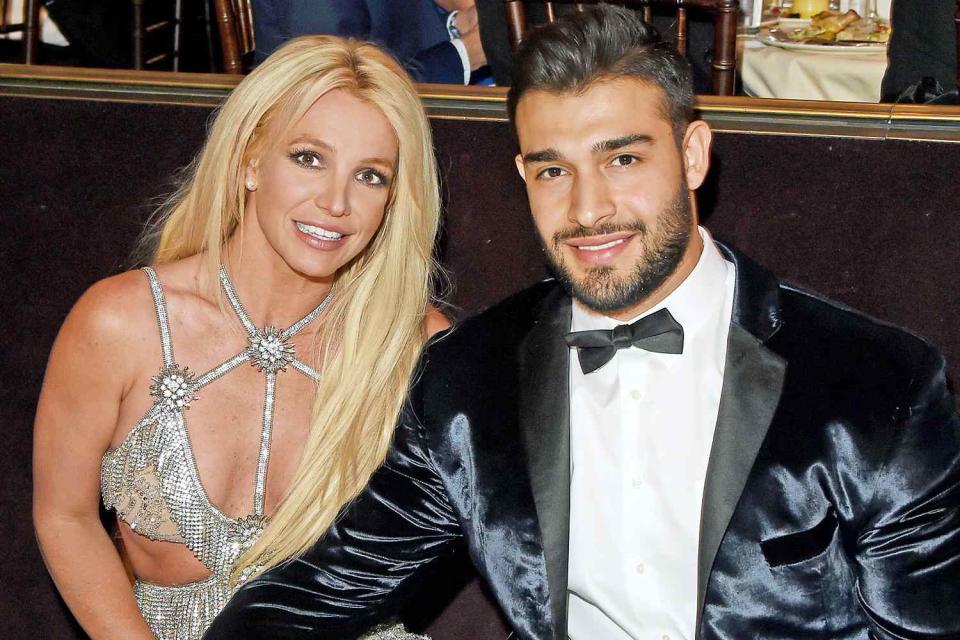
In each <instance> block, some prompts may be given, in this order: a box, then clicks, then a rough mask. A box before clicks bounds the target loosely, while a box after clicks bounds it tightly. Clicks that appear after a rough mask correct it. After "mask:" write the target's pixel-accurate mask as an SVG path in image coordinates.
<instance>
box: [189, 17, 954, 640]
mask: <svg viewBox="0 0 960 640" xmlns="http://www.w3.org/2000/svg"><path fill="white" fill-rule="evenodd" d="M514 68H515V77H514V82H513V86H512V88H511V92H510V97H509V102H508V107H509V112H510V116H511V119H512V121H513V123H514V125H515V127H516V131H517V134H518V137H519V142H520V155H519V156H518V157H517V169H518V170H519V172H520V175H521V176H522V178H523V179H524V181H525V182H526V186H527V193H528V195H529V198H530V208H531V210H532V212H533V219H534V222H535V225H536V227H537V229H538V231H539V235H540V238H541V240H542V241H543V246H544V247H545V249H546V253H547V255H548V256H549V258H550V261H551V263H552V265H553V270H554V272H555V274H556V279H555V280H551V281H547V282H543V283H541V284H538V285H536V286H534V287H533V288H531V289H529V290H526V291H524V292H521V293H520V294H518V295H516V296H514V297H513V298H510V299H508V300H507V301H505V302H503V303H500V304H499V305H497V306H495V307H493V308H491V309H490V310H488V311H486V312H484V313H482V314H480V315H479V316H476V317H474V318H472V319H469V320H467V321H465V322H463V323H462V324H461V325H460V326H459V327H457V328H455V329H453V330H452V331H451V332H450V333H448V334H447V335H446V336H444V337H442V338H441V339H439V340H436V341H435V342H433V344H431V345H430V346H429V347H428V348H427V349H426V351H425V353H424V356H423V362H422V367H421V372H420V375H419V377H418V379H417V382H416V384H415V385H414V388H413V389H412V391H411V394H410V399H409V402H408V404H407V406H406V409H405V410H404V412H403V415H402V416H401V418H400V421H399V425H398V429H397V434H396V439H395V443H394V446H393V448H392V450H391V451H390V453H389V454H388V456H387V460H386V462H385V463H384V465H383V467H382V468H381V469H380V470H379V471H378V472H377V473H376V474H374V476H373V478H372V479H371V482H370V484H369V487H368V488H367V490H366V491H365V492H364V493H362V494H361V496H360V497H359V498H358V500H357V501H356V503H355V504H354V505H353V506H352V507H351V508H350V509H348V510H347V511H346V512H345V513H344V515H343V517H342V519H341V520H340V521H339V522H338V523H337V525H336V526H334V527H333V528H332V529H331V531H330V532H329V534H328V535H326V536H325V537H324V538H323V539H322V540H320V541H319V542H318V543H317V544H316V545H315V546H314V547H312V548H311V549H309V550H308V551H307V552H305V553H304V554H303V555H302V556H301V557H300V558H298V559H296V560H294V561H292V562H290V563H288V564H286V565H284V566H282V567H279V568H275V569H273V570H271V571H269V572H267V573H266V574H265V575H263V576H261V577H260V578H258V579H257V580H254V581H253V582H251V583H250V584H248V585H246V586H244V587H243V588H241V589H240V590H239V591H238V593H237V594H236V596H235V597H234V598H233V600H232V601H231V602H230V603H229V604H228V606H227V607H226V609H225V610H224V612H223V613H222V614H221V616H220V617H219V618H218V620H217V621H216V622H215V623H214V625H213V627H212V629H211V631H210V632H209V633H208V636H207V637H208V638H210V639H213V640H221V639H222V640H226V639H227V638H231V639H232V638H343V637H349V635H350V634H351V633H352V632H354V631H356V630H360V629H363V628H364V627H366V626H369V625H370V624H371V622H373V621H374V620H375V619H376V618H377V617H378V616H380V615H382V614H384V613H386V612H389V611H390V609H391V607H392V606H393V605H394V603H395V601H396V599H397V598H400V597H402V594H403V593H404V592H406V588H405V587H407V586H408V585H409V584H411V583H412V582H413V577H414V576H415V575H416V574H417V573H418V570H419V569H420V568H422V567H423V566H424V565H426V564H428V563H429V562H430V561H431V560H433V559H435V558H437V557H438V556H440V555H442V554H446V553H448V552H449V551H450V550H451V549H452V548H453V547H455V546H456V545H465V546H466V548H467V550H468V551H469V554H470V557H471V559H472V560H473V562H474V564H475V565H476V567H477V569H478V571H479V573H480V574H481V575H482V576H483V577H484V578H485V579H486V581H487V582H488V583H489V585H490V587H491V591H492V593H493V595H494V597H495V598H496V600H497V602H498V603H499V605H500V606H501V607H502V610H503V612H504V614H505V617H506V619H507V620H508V621H509V623H510V625H512V627H513V629H514V632H515V637H516V638H522V639H524V640H535V639H537V640H546V639H557V640H560V639H563V638H572V639H575V640H585V639H589V640H596V639H602V640H610V639H615V640H620V639H627V638H634V639H639V638H664V639H667V638H672V639H676V640H679V639H686V640H692V639H693V638H699V639H702V640H720V639H723V640H744V639H745V638H757V639H762V640H777V639H781V640H803V639H807V638H830V639H831V640H838V639H856V640H868V639H874V640H893V639H904V638H916V639H920V638H924V639H932V638H944V639H945V638H956V637H958V634H960V616H958V615H957V606H958V603H960V420H958V417H957V415H956V413H955V411H954V406H953V402H952V398H951V396H950V394H949V392H948V390H947V384H946V380H945V375H944V362H943V360H942V358H941V357H940V355H939V354H938V352H937V351H936V350H935V349H934V348H933V347H932V346H930V345H929V344H927V343H926V342H925V341H923V340H922V339H920V338H918V337H916V336H914V335H912V334H909V333H907V332H905V331H903V330H900V329H897V328H895V327H891V326H889V325H887V324H883V323H881V322H878V321H876V320H873V319H871V318H868V317H866V316H864V315H861V314H859V313H857V312H855V311H852V310H850V309H847V308H843V307H841V306H839V305H837V304H834V303H832V302H829V301H826V300H824V299H822V298H819V297H817V296H816V295H813V294H811V293H808V292H805V291H802V290H799V289H797V288H795V287H792V286H789V285H786V284H784V283H782V282H779V281H778V280H777V279H776V278H775V277H774V276H773V275H771V274H770V273H769V272H767V271H765V270H764V269H763V268H762V267H760V266H758V265H757V264H755V263H753V262H752V261H751V260H750V259H749V258H747V257H745V256H743V255H742V254H739V253H737V252H736V251H735V250H733V249H731V248H729V247H725V246H723V245H721V244H719V243H717V242H715V241H714V240H713V239H712V238H711V237H710V234H709V233H708V232H707V231H706V230H704V229H702V228H700V227H699V226H698V224H697V209H696V200H695V191H696V189H697V188H698V187H699V186H700V185H701V184H702V183H703V180H704V177H705V176H706V174H707V169H708V165H709V157H710V141H711V133H710V129H709V128H708V126H707V125H706V124H705V123H704V122H701V121H698V120H694V119H693V114H692V106H693V95H692V91H691V88H690V75H689V70H688V68H687V65H686V63H685V62H684V61H683V60H682V59H681V58H680V57H679V56H678V55H677V54H676V53H675V52H673V51H672V50H670V49H669V48H668V47H666V46H664V45H662V44H658V43H657V42H656V39H655V36H654V35H652V33H651V31H650V30H649V29H648V27H647V26H646V25H644V24H643V23H642V22H641V21H639V20H638V19H637V18H636V17H635V16H634V14H633V13H632V12H630V11H627V10H622V9H616V8H612V7H609V6H604V5H601V6H599V7H594V8H590V9H587V10H586V11H584V12H583V13H576V14H573V15H570V16H566V17H564V18H563V19H562V20H560V21H559V22H557V23H554V24H552V25H548V26H545V27H543V28H541V29H540V30H538V31H537V32H535V33H534V34H533V35H532V36H531V37H530V38H529V40H527V42H526V43H525V45H524V46H523V48H522V50H521V51H520V53H519V59H518V61H517V64H516V65H515V67H514ZM815 241H816V238H811V242H815Z"/></svg>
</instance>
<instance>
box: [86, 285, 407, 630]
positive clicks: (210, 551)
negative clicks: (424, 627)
mask: <svg viewBox="0 0 960 640" xmlns="http://www.w3.org/2000/svg"><path fill="white" fill-rule="evenodd" d="M143 271H144V272H145V273H146V275H147V277H148V279H149V281H150V289H151V292H152V294H153V302H154V305H155V307H156V312H157V322H158V324H159V327H160V343H161V347H162V351H163V367H162V368H161V369H160V371H159V373H157V375H156V376H154V377H153V381H152V382H153V384H151V386H150V394H151V395H152V396H153V398H154V403H153V406H152V407H151V409H150V410H149V411H148V412H147V415H145V416H144V417H143V418H142V419H141V420H140V421H139V422H137V424H136V425H134V427H133V429H132V430H131V431H130V433H129V434H128V435H127V437H126V438H125V439H124V441H123V442H122V443H120V445H118V446H117V447H116V448H114V449H111V450H109V451H107V452H106V453H105V454H104V455H103V460H102V461H101V467H100V488H101V493H102V496H103V503H104V505H105V506H106V507H107V508H108V509H114V510H115V511H116V513H117V516H118V517H119V518H121V519H123V520H124V521H125V522H126V523H127V524H128V525H129V526H130V528H131V529H133V530H134V531H136V532H137V533H139V534H140V535H143V536H146V537H147V538H150V539H151V540H163V541H168V542H176V543H181V544H185V545H186V546H187V548H189V549H190V551H192V552H193V554H194V555H195V556H196V557H197V559H199V560H200V561H201V562H202V563H203V564H204V565H205V566H206V567H207V568H208V569H209V570H210V572H211V575H210V576H209V577H208V578H206V579H203V580H200V581H197V582H192V583H190V584H185V585H175V586H165V585H156V584H150V583H147V582H143V581H140V580H138V581H137V582H136V584H135V585H134V591H135V594H136V598H137V604H138V605H139V607H140V611H141V613H142V614H143V617H144V618H145V619H146V621H147V623H148V624H149V625H150V628H151V629H152V630H153V633H154V635H156V637H157V638H159V639H160V640H199V639H200V638H201V637H202V636H203V632H204V631H205V630H206V629H207V627H208V626H209V625H210V623H211V622H212V621H213V618H214V617H215V616H216V615H217V613H218V612H219V611H220V610H221V609H222V608H223V606H224V605H225V604H226V603H227V600H228V599H229V598H230V594H231V589H230V585H229V576H230V573H231V570H232V569H233V566H234V564H235V563H236V561H237V558H239V556H240V554H241V553H242V552H243V551H244V550H245V549H247V548H249V547H250V546H251V545H252V544H253V543H254V541H255V540H256V539H257V537H258V536H259V535H260V533H261V531H262V530H263V525H264V513H263V502H264V489H265V486H266V476H267V465H268V463H269V460H270V436H271V431H272V426H273V413H274V398H275V393H274V392H275V389H276V381H277V376H278V375H279V374H282V373H284V372H287V371H288V370H290V369H292V370H294V371H297V372H299V373H300V374H302V375H306V376H308V377H310V378H312V379H314V380H316V379H318V378H319V374H318V373H317V372H316V371H315V370H314V369H313V368H312V367H311V366H310V365H308V364H306V363H305V362H303V361H302V360H300V359H298V358H297V357H296V355H295V353H294V349H293V345H292V344H291V343H290V338H292V337H293V336H294V335H295V334H296V333H297V332H299V331H300V330H302V329H303V328H304V327H306V326H307V324H309V323H310V322H311V321H313V320H314V319H316V318H317V316H319V315H320V314H321V313H322V312H323V309H324V308H325V307H326V304H327V300H324V301H323V302H322V303H321V304H320V305H319V306H318V307H317V308H316V309H314V310H313V311H311V312H310V313H308V314H307V315H306V316H304V317H303V318H302V319H301V320H299V321H298V322H296V323H295V324H293V325H292V326H290V327H289V328H287V329H283V330H278V329H275V328H273V327H265V328H258V327H257V326H256V325H254V324H253V322H252V321H251V320H250V317H249V315H248V314H247V312H246V310H245V309H244V308H243V305H241V304H240V301H239V299H238V298H237V295H236V292H235V291H234V289H233V286H232V284H231V283H230V279H229V278H228V277H227V274H226V271H224V270H223V269H221V270H220V282H221V285H222V287H223V290H224V292H225V293H226V295H227V299H228V300H229V302H230V306H231V307H232V308H233V310H234V311H235V312H236V314H237V317H238V318H239V319H240V322H241V323H242V324H243V327H244V329H245V330H246V332H247V335H248V337H249V346H248V347H247V348H246V349H245V350H244V351H242V352H240V353H239V354H237V355H236V356H234V357H232V358H230V359H229V360H227V361H226V362H224V363H223V364H221V365H219V366H218V367H215V368H214V369H212V370H210V371H208V372H207V373H204V374H202V375H197V374H195V373H194V372H192V371H191V370H190V369H189V368H187V367H183V366H180V364H179V363H178V362H177V361H176V360H175V359H174V355H173V343H172V341H171V338H170V327H169V323H168V321H167V310H166V305H165V303H164V298H163V290H162V288H161V286H160V282H159V280H158V278H157V275H156V273H155V272H154V271H153V270H152V269H150V268H149V267H146V268H144V269H143ZM243 363H250V364H252V365H253V366H255V367H256V368H257V369H259V370H260V371H262V372H263V374H264V378H265V387H266V390H265V401H264V408H263V427H262V431H261V438H260V453H259V457H258V459H257V473H256V481H255V484H254V487H253V494H254V500H253V513H252V514H250V515H248V516H245V517H243V518H233V517H231V516H228V515H227V514H225V513H223V512H222V511H220V510H219V509H218V508H217V507H216V506H215V505H214V504H213V503H212V502H211V501H210V498H209V497H208V496H207V493H206V491H204V488H203V485H202V484H201V483H200V476H199V474H198V472H197V464H196V460H195V458H194V455H193V451H192V449H191V448H190V437H189V434H188V431H187V425H186V423H185V421H184V412H185V411H186V409H188V408H189V406H190V403H191V402H193V401H194V400H195V399H196V394H197V391H198V390H200V389H201V388H203V387H204V386H205V385H208V384H210V383H211V382H213V381H214V380H217V379H218V378H221V377H223V376H225V375H227V374H228V373H229V372H230V371H232V370H233V369H235V368H236V367H238V366H240V365H241V364H243ZM419 637H421V636H416V635H412V634H407V633H406V632H405V631H403V629H402V627H382V628H378V629H377V630H375V631H372V632H371V633H370V634H369V635H368V636H365V638H368V639H369V640H375V639H380V640H387V639H394V638H406V639H411V640H412V639H414V638H419Z"/></svg>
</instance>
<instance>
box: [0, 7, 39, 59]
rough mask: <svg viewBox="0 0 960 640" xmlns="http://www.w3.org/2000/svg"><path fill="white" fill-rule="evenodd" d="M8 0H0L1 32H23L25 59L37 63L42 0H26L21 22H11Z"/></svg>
mask: <svg viewBox="0 0 960 640" xmlns="http://www.w3.org/2000/svg"><path fill="white" fill-rule="evenodd" d="M8 5H9V2H8V1H7V0H0V33H18V32H22V33H23V40H22V42H23V61H24V62H25V63H27V64H36V63H37V49H38V48H39V46H40V0H24V2H23V18H22V19H21V20H20V22H9V21H8V18H7V11H8V9H9V6H8Z"/></svg>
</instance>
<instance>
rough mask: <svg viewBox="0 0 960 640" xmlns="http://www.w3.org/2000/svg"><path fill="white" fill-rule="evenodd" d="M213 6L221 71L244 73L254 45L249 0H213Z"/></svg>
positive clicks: (251, 10)
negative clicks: (220, 49) (221, 57)
mask: <svg viewBox="0 0 960 640" xmlns="http://www.w3.org/2000/svg"><path fill="white" fill-rule="evenodd" d="M213 6H214V10H215V11H216V16H217V26H218V28H219V32H220V45H221V48H222V50H223V72H224V73H244V72H245V71H246V64H245V62H246V60H248V59H249V57H250V54H251V53H253V48H254V45H255V43H254V40H253V9H251V7H250V0H214V3H213Z"/></svg>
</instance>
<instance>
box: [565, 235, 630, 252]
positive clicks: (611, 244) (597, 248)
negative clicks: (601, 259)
mask: <svg viewBox="0 0 960 640" xmlns="http://www.w3.org/2000/svg"><path fill="white" fill-rule="evenodd" d="M624 240H626V238H621V239H619V240H611V241H610V242H604V243H603V244H595V245H593V246H590V245H580V246H579V247H577V249H580V250H582V251H603V250H604V249H609V248H610V247H615V246H617V245H618V244H622V243H623V241H624Z"/></svg>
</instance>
